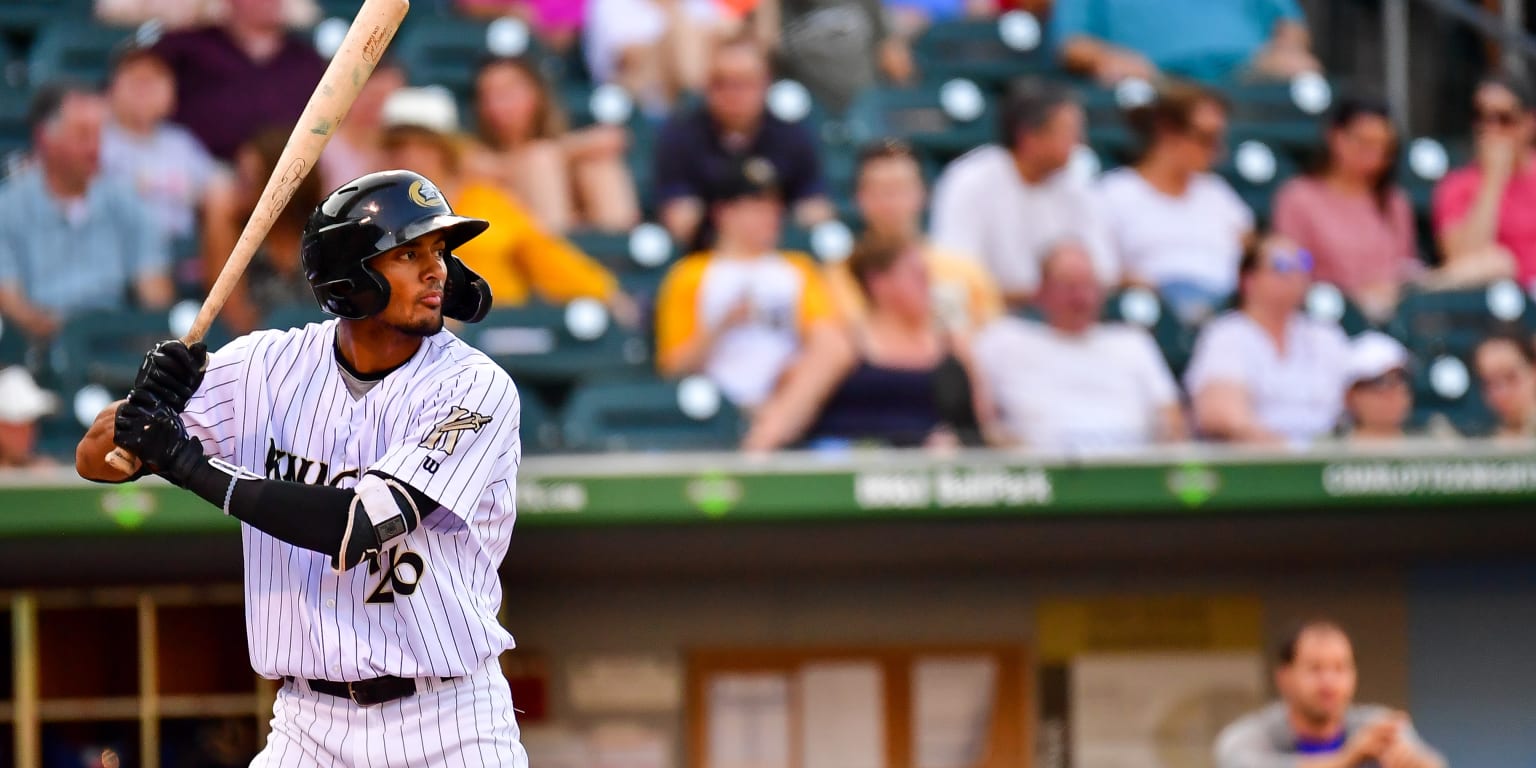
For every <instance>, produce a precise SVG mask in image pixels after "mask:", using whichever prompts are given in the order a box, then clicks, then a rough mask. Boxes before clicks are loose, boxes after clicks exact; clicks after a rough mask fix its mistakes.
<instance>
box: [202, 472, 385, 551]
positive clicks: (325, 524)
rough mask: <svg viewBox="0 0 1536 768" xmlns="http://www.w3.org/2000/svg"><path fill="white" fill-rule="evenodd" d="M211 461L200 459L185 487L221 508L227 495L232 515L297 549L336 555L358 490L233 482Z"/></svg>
mask: <svg viewBox="0 0 1536 768" xmlns="http://www.w3.org/2000/svg"><path fill="white" fill-rule="evenodd" d="M233 479H234V478H231V477H230V476H229V475H227V474H225V473H223V472H221V471H219V470H217V469H215V468H213V466H212V465H210V464H208V463H207V462H205V461H203V462H198V466H197V469H195V470H194V471H193V472H192V475H191V477H188V478H187V483H186V486H187V490H190V491H192V492H193V493H195V494H197V495H198V496H201V497H203V498H204V499H206V500H207V501H208V502H209V503H210V504H213V505H214V506H216V507H218V508H220V509H223V508H224V496H225V494H229V510H228V511H229V514H230V516H232V517H236V518H239V519H240V520H242V521H244V522H246V523H249V524H250V525H251V527H253V528H256V529H257V530H260V531H262V532H264V533H266V534H268V535H270V536H272V537H274V538H277V539H280V540H282V541H285V542H288V543H289V544H292V545H294V546H295V547H303V548H304V549H309V550H314V551H315V552H319V553H320V554H322V555H334V554H336V552H337V550H339V549H341V537H342V536H343V535H345V534H346V532H347V522H348V520H349V518H350V515H349V514H348V512H349V510H350V508H351V506H352V498H353V496H354V494H353V493H352V491H350V490H345V489H342V488H331V487H329V486H324V485H305V484H303V483H293V482H288V481H286V480H251V479H246V478H241V479H238V480H234V483H235V487H234V489H233V491H231V490H230V487H229V483H230V481H231V480H233Z"/></svg>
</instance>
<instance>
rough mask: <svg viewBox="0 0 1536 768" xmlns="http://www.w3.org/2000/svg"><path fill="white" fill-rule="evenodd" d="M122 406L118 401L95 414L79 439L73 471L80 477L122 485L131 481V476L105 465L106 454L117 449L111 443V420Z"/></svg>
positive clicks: (112, 430)
mask: <svg viewBox="0 0 1536 768" xmlns="http://www.w3.org/2000/svg"><path fill="white" fill-rule="evenodd" d="M122 404H123V401H121V400H119V401H117V402H115V403H113V404H111V405H109V406H107V407H106V408H103V409H102V410H101V413H98V414H96V420H95V421H93V422H91V428H90V429H89V430H87V431H86V433H85V437H82V438H80V444H79V445H77V446H75V471H76V472H78V473H79V474H80V476H81V477H83V478H85V479H87V480H94V481H96V482H98V483H122V482H127V481H128V480H130V479H132V477H133V476H132V475H129V474H125V473H123V472H121V471H119V470H117V469H116V468H114V467H113V466H112V465H111V464H108V463H107V454H109V453H111V452H112V450H113V449H114V448H116V447H117V446H116V445H114V444H113V443H112V434H113V432H114V429H113V420H114V419H116V418H117V407H118V406H120V405H122Z"/></svg>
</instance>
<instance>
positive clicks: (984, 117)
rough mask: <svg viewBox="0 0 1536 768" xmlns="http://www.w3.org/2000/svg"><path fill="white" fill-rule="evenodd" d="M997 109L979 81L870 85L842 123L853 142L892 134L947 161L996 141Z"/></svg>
mask: <svg viewBox="0 0 1536 768" xmlns="http://www.w3.org/2000/svg"><path fill="white" fill-rule="evenodd" d="M995 109H996V107H995V104H994V100H993V99H990V98H988V97H987V96H986V94H985V93H984V92H982V90H981V89H980V88H979V87H978V86H977V85H976V83H974V82H972V81H970V80H966V79H963V78H956V79H953V80H948V81H945V82H943V83H923V84H920V85H917V86H914V87H911V88H890V87H883V86H876V87H872V88H866V89H865V90H864V91H863V92H861V93H860V94H859V96H858V97H857V98H856V99H854V103H853V105H852V106H850V107H849V109H848V113H847V114H846V115H845V116H844V117H843V119H842V123H843V125H844V126H845V131H846V134H845V136H846V141H847V142H848V144H849V145H850V146H858V145H860V144H863V143H865V142H867V141H869V140H871V139H875V138H879V137H884V136H889V137H894V138H899V139H905V140H907V141H908V142H911V144H912V145H913V146H914V147H916V148H918V149H919V150H922V151H923V152H925V153H926V154H928V155H929V156H931V157H932V158H933V159H934V160H936V161H939V162H948V161H949V160H952V159H954V158H956V157H959V156H960V155H962V154H965V153H966V152H968V151H970V150H972V149H974V148H976V147H978V146H980V145H982V144H986V143H988V142H990V141H992V140H993V138H994V136H995V134H996V118H995V117H994V114H995Z"/></svg>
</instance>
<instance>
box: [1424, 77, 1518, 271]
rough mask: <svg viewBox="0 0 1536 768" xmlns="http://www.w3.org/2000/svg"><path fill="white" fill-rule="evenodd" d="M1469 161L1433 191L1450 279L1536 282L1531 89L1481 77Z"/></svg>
mask: <svg viewBox="0 0 1536 768" xmlns="http://www.w3.org/2000/svg"><path fill="white" fill-rule="evenodd" d="M1472 103H1473V114H1474V117H1473V129H1472V133H1473V148H1474V153H1475V157H1474V160H1473V162H1472V163H1471V164H1470V165H1468V166H1466V167H1464V168H1459V169H1457V170H1455V171H1452V172H1451V173H1449V174H1447V175H1446V177H1445V178H1444V179H1442V180H1441V181H1440V185H1439V186H1438V187H1436V189H1435V198H1434V225H1435V235H1436V238H1437V239H1438V240H1439V245H1440V250H1441V251H1442V252H1443V253H1444V256H1445V262H1446V266H1447V268H1448V269H1449V270H1451V271H1452V274H1453V276H1455V277H1458V278H1459V279H1457V280H1454V281H1452V282H1454V283H1455V284H1475V283H1479V282H1489V281H1492V280H1496V279H1499V278H1503V277H1509V276H1511V275H1513V276H1515V277H1516V278H1517V279H1519V280H1520V282H1521V283H1523V284H1525V285H1526V286H1528V287H1529V286H1531V285H1533V284H1536V160H1533V157H1532V154H1531V142H1532V140H1533V139H1536V115H1533V114H1532V110H1533V108H1536V101H1533V98H1532V94H1531V90H1530V86H1529V85H1528V84H1527V83H1525V82H1524V81H1522V80H1519V79H1516V78H1512V77H1491V78H1488V79H1485V80H1483V81H1482V83H1480V84H1479V85H1478V87H1477V90H1476V91H1475V92H1474V93H1473V100H1472Z"/></svg>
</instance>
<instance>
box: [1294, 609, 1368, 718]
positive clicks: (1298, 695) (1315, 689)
mask: <svg viewBox="0 0 1536 768" xmlns="http://www.w3.org/2000/svg"><path fill="white" fill-rule="evenodd" d="M1276 682H1277V684H1278V687H1279V688H1280V694H1281V695H1282V696H1284V697H1285V700H1286V702H1287V703H1288V704H1290V706H1291V709H1292V710H1293V711H1295V712H1296V713H1297V714H1299V715H1301V716H1302V717H1304V718H1306V719H1307V720H1309V721H1311V722H1314V723H1332V722H1336V721H1338V720H1339V719H1340V718H1342V717H1344V710H1345V709H1346V708H1347V707H1349V702H1350V701H1352V700H1354V698H1355V651H1354V648H1352V647H1351V646H1350V644H1349V638H1348V637H1345V636H1344V633H1342V632H1338V631H1336V630H1332V629H1314V630H1310V631H1307V632H1303V633H1302V635H1301V637H1300V638H1297V640H1296V659H1295V661H1293V662H1292V663H1291V664H1290V665H1289V666H1286V667H1282V668H1281V669H1280V671H1279V672H1278V673H1277V675H1276Z"/></svg>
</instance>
